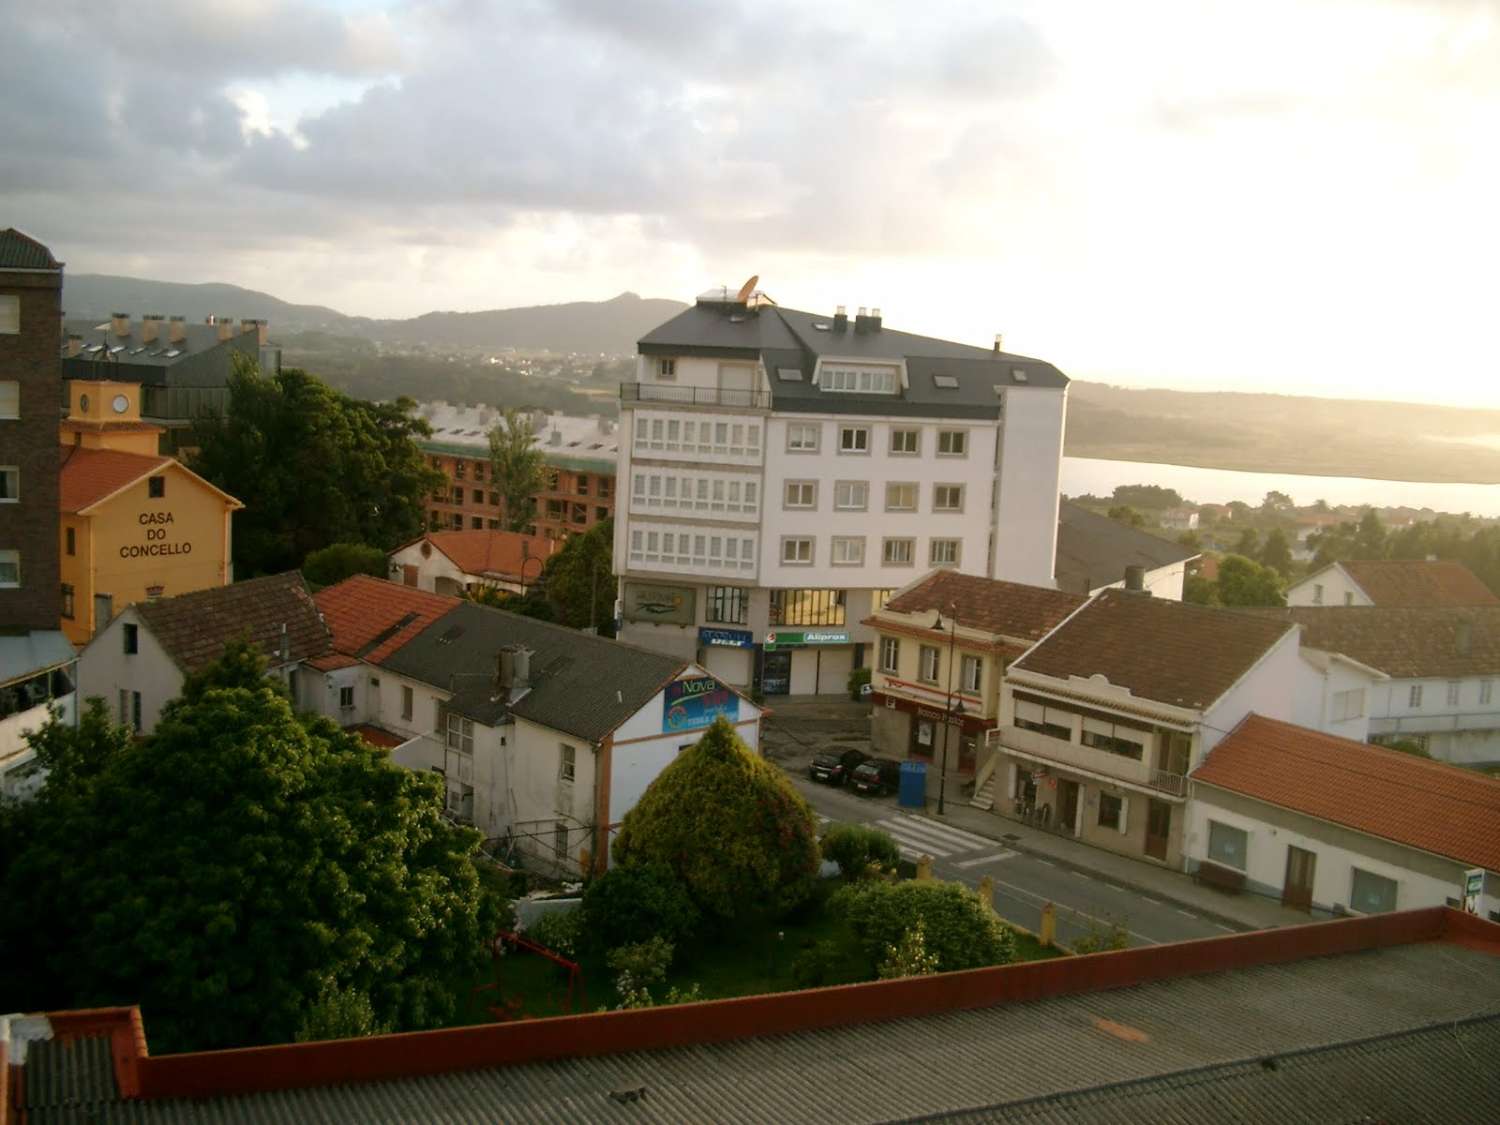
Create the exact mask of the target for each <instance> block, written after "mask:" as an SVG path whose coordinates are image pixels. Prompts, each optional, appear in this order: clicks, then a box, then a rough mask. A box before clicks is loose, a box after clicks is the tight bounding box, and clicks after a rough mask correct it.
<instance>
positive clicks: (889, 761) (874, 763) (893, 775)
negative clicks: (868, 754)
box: [849, 758, 901, 797]
mask: <svg viewBox="0 0 1500 1125" xmlns="http://www.w3.org/2000/svg"><path fill="white" fill-rule="evenodd" d="M849 784H850V785H852V786H853V787H854V791H855V792H856V793H869V794H873V795H874V796H876V797H883V796H884V795H885V794H887V793H894V792H895V791H896V790H897V789H899V788H901V763H900V762H898V761H896V759H894V758H868V759H866V760H865V761H863V762H861V763H860V764H859V765H857V766H855V767H854V772H853V773H851V774H850V775H849Z"/></svg>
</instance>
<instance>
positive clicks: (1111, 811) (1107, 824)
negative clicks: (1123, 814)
mask: <svg viewBox="0 0 1500 1125" xmlns="http://www.w3.org/2000/svg"><path fill="white" fill-rule="evenodd" d="M1120 804H1121V802H1120V798H1118V797H1114V796H1111V795H1110V794H1108V793H1100V794H1099V827H1100V828H1113V829H1114V830H1115V831H1116V832H1118V831H1119V830H1120Z"/></svg>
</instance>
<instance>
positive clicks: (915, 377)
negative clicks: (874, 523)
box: [639, 302, 1068, 418]
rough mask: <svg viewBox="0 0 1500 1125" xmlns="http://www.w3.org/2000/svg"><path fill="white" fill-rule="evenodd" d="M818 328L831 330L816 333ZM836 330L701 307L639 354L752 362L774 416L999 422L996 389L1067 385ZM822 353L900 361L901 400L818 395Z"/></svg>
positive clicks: (786, 313) (1052, 373)
mask: <svg viewBox="0 0 1500 1125" xmlns="http://www.w3.org/2000/svg"><path fill="white" fill-rule="evenodd" d="M820 324H822V325H828V326H829V327H828V328H827V329H821V328H818V327H816V326H817V325H820ZM832 325H833V318H832V317H825V316H818V315H816V314H814V313H808V312H800V311H798V310H796V309H784V308H779V307H777V306H774V305H766V306H762V307H760V308H755V309H749V308H746V307H745V306H743V305H736V304H732V303H716V302H701V303H699V304H696V305H694V306H693V307H692V308H690V309H685V310H683V311H682V312H681V313H679V314H678V315H677V316H675V317H673V318H672V319H671V320H669V321H667V322H666V323H665V324H662V325H659V326H658V327H656V328H654V329H652V330H651V331H650V332H648V333H647V334H646V335H645V336H643V337H642V338H641V340H640V342H639V348H640V351H641V353H642V354H643V355H664V356H673V355H702V356H720V357H723V358H727V359H729V358H741V359H757V358H758V359H760V360H761V361H762V363H763V364H764V366H765V368H766V373H767V375H768V376H769V377H770V383H771V408H772V409H773V410H796V411H806V410H810V409H816V410H818V411H819V412H826V413H831V414H870V413H876V414H897V415H910V416H913V417H960V418H962V417H982V418H995V417H998V416H999V414H1000V409H1001V398H1000V395H999V394H997V393H996V388H1000V389H1001V390H1002V391H1009V390H1012V389H1016V388H1023V389H1024V388H1027V387H1040V388H1047V389H1053V390H1056V389H1059V388H1062V387H1066V386H1067V384H1068V378H1067V376H1066V375H1064V374H1063V373H1062V372H1061V371H1059V370H1058V369H1057V368H1056V367H1054V366H1053V365H1052V364H1050V363H1047V362H1046V361H1045V360H1040V359H1032V358H1029V357H1027V356H1019V355H1012V354H1010V353H1009V352H995V351H993V350H991V349H988V348H977V347H972V346H970V345H968V344H958V343H954V342H953V341H951V340H939V339H936V338H934V337H931V336H917V335H914V334H913V333H910V332H898V331H896V330H895V329H891V328H885V327H883V326H882V327H881V328H879V329H870V330H865V331H858V330H856V328H855V322H854V320H852V319H851V320H850V322H849V325H848V327H847V328H845V329H843V330H841V331H840V330H835V329H834V328H833V327H832ZM823 356H828V357H838V358H841V359H849V360H860V359H864V360H905V361H906V368H907V375H908V381H909V384H910V385H909V386H908V387H907V388H906V389H905V390H904V391H903V392H902V394H901V395H899V396H892V395H868V394H867V395H861V394H851V393H848V392H844V391H824V390H822V389H821V388H820V387H817V386H814V385H813V382H812V375H813V371H814V369H815V367H816V365H817V361H818V359H819V357H823ZM788 368H794V369H796V370H797V371H799V372H801V374H802V378H801V379H800V380H797V381H788V380H783V379H781V378H779V376H778V374H777V373H778V371H780V370H782V369H788ZM1017 373H1020V377H1018V376H1017ZM940 375H951V376H953V378H954V380H956V382H957V386H952V387H943V386H939V385H938V384H937V382H936V381H935V380H934V376H940Z"/></svg>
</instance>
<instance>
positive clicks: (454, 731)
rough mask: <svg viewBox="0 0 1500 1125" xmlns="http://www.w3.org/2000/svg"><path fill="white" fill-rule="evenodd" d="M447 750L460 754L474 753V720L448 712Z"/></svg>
mask: <svg viewBox="0 0 1500 1125" xmlns="http://www.w3.org/2000/svg"><path fill="white" fill-rule="evenodd" d="M447 730H448V749H449V750H456V751H458V753H460V754H472V753H474V720H473V719H466V718H464V717H463V716H462V715H455V714H454V713H453V712H451V711H450V712H448V722H447Z"/></svg>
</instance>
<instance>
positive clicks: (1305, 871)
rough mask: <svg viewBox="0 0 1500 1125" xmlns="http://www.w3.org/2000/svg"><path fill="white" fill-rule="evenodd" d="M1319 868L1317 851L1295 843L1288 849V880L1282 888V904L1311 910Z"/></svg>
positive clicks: (1297, 908) (1288, 846) (1289, 845)
mask: <svg viewBox="0 0 1500 1125" xmlns="http://www.w3.org/2000/svg"><path fill="white" fill-rule="evenodd" d="M1317 868H1318V856H1317V853H1316V852H1310V851H1307V850H1306V849H1305V848H1299V847H1297V846H1295V845H1293V844H1288V845H1287V849H1286V882H1285V883H1284V884H1283V886H1282V890H1281V905H1283V906H1290V907H1292V909H1294V910H1309V911H1310V910H1311V909H1312V894H1313V875H1314V873H1315V872H1316V871H1317Z"/></svg>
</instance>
